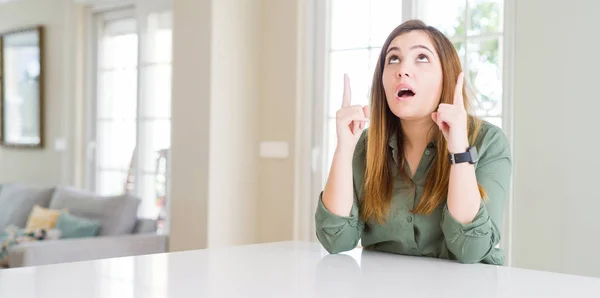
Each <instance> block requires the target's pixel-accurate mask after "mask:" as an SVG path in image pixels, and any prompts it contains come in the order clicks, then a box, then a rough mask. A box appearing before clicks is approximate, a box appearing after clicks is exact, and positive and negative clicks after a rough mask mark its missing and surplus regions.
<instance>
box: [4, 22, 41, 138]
mask: <svg viewBox="0 0 600 298" xmlns="http://www.w3.org/2000/svg"><path fill="white" fill-rule="evenodd" d="M43 103H44V27H43V26H33V27H28V28H22V29H18V30H13V31H10V32H2V33H0V143H1V145H2V146H5V147H15V148H43V147H44V109H43V107H44V105H43Z"/></svg>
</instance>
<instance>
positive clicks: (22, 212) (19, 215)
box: [0, 183, 54, 231]
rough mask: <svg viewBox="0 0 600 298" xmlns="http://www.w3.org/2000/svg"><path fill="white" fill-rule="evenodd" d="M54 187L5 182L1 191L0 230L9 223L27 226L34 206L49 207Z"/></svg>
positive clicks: (21, 226)
mask: <svg viewBox="0 0 600 298" xmlns="http://www.w3.org/2000/svg"><path fill="white" fill-rule="evenodd" d="M53 192H54V187H38V186H32V185H26V184H16V183H15V184H4V185H3V186H2V191H0V231H4V229H6V227H8V226H9V225H15V226H17V227H19V228H25V224H26V223H27V218H28V217H29V214H30V213H31V210H32V209H33V206H35V205H39V206H42V207H48V205H49V204H50V199H51V198H52V193H53Z"/></svg>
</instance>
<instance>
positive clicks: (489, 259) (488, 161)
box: [441, 129, 512, 265]
mask: <svg viewBox="0 0 600 298" xmlns="http://www.w3.org/2000/svg"><path fill="white" fill-rule="evenodd" d="M490 133H491V134H490V135H491V136H490V137H489V138H487V137H486V139H488V141H487V142H483V145H482V148H483V149H484V153H483V154H482V155H481V158H480V160H479V162H478V163H477V165H476V170H475V174H476V177H477V183H479V184H480V185H481V186H482V187H483V189H484V190H485V191H486V194H487V198H486V199H485V200H482V202H481V205H480V208H479V212H478V213H477V215H476V216H475V218H474V219H473V221H472V222H470V223H468V224H462V223H460V222H459V221H457V220H456V219H455V218H454V217H453V216H452V215H451V214H450V212H449V211H448V206H445V207H444V210H443V213H442V222H441V228H442V232H443V233H444V237H445V241H446V246H447V247H448V250H449V251H450V252H451V253H452V254H453V255H454V257H455V258H456V259H457V260H458V261H459V262H461V263H478V262H483V263H488V264H496V265H503V264H504V260H503V259H498V258H497V257H494V254H492V252H493V251H494V249H496V245H498V243H499V242H500V229H501V227H502V216H503V212H504V202H505V201H506V199H507V198H508V195H509V188H510V176H511V171H512V169H511V167H512V161H511V156H510V147H509V145H508V140H507V139H506V137H505V135H504V133H503V132H502V131H501V130H499V129H498V130H497V131H495V132H490ZM495 255H497V254H495Z"/></svg>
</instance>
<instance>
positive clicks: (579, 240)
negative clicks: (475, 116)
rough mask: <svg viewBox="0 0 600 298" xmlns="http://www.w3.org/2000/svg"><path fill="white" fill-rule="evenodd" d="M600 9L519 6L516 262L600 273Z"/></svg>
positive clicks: (589, 4)
mask: <svg viewBox="0 0 600 298" xmlns="http://www.w3.org/2000/svg"><path fill="white" fill-rule="evenodd" d="M599 10H600V2H598V1H589V0H572V1H569V2H564V1H550V2H549V1H546V0H528V1H518V2H517V6H516V39H515V66H514V67H515V78H514V79H515V86H514V87H515V90H514V91H515V98H514V125H515V132H514V137H515V138H514V144H515V148H514V149H515V153H514V154H515V160H514V164H515V165H514V171H515V176H514V178H515V185H514V223H513V232H514V237H513V261H514V265H515V266H516V267H524V268H533V269H540V270H549V271H557V272H564V273H574V274H583V275H593V276H600V256H599V255H598V248H599V247H600V238H599V237H598V235H600V221H599V220H598V218H599V215H598V210H600V192H598V183H599V181H600V174H599V173H598V169H600V159H599V158H597V156H598V154H597V151H598V148H600V138H599V137H598V136H599V135H600V133H599V132H598V125H596V122H597V119H598V111H600V95H598V80H600V76H599V75H598V70H599V69H600V55H598V53H600V38H598V36H600V35H599V31H598V28H600V18H598V14H597V12H598V11H599Z"/></svg>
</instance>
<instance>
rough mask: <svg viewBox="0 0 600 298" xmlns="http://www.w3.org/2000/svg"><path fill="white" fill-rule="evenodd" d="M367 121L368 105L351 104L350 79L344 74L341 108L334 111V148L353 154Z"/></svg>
mask: <svg viewBox="0 0 600 298" xmlns="http://www.w3.org/2000/svg"><path fill="white" fill-rule="evenodd" d="M367 121H369V107H368V106H361V105H354V106H353V105H351V94H350V79H349V78H348V75H347V74H344V95H343V99H342V108H341V109H339V110H338V111H337V113H336V132H337V149H336V150H337V151H340V150H341V151H344V152H349V154H353V152H354V148H355V147H356V143H357V142H358V139H359V138H360V135H361V133H362V131H363V129H364V128H365V125H366V123H367Z"/></svg>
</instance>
